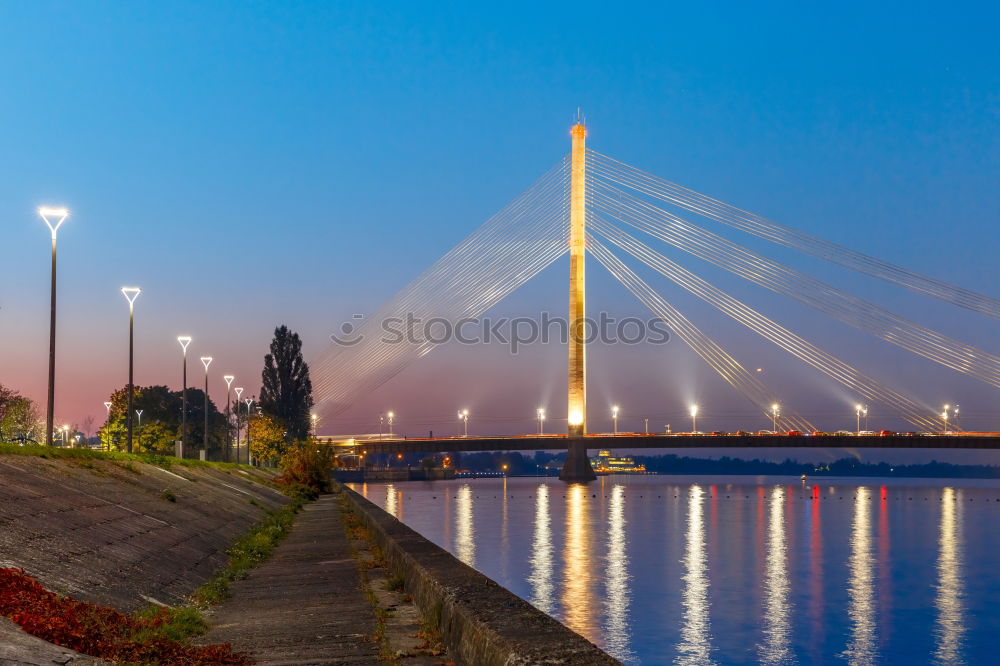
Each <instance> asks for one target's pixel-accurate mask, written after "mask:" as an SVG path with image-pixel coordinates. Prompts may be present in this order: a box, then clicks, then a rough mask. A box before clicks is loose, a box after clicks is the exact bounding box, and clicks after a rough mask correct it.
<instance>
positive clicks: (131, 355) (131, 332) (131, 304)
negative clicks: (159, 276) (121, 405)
mask: <svg viewBox="0 0 1000 666" xmlns="http://www.w3.org/2000/svg"><path fill="white" fill-rule="evenodd" d="M141 293H142V289H140V288H139V287H122V295H123V296H124V297H125V300H127V301H128V407H127V408H126V409H127V411H126V412H125V414H126V420H127V421H128V452H129V453H132V400H133V397H134V396H133V394H134V393H135V385H134V384H133V381H132V379H133V370H134V369H135V344H134V343H135V299H137V298H139V294H141Z"/></svg>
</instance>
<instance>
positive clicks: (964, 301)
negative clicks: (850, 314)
mask: <svg viewBox="0 0 1000 666" xmlns="http://www.w3.org/2000/svg"><path fill="white" fill-rule="evenodd" d="M587 170H588V175H590V176H597V177H600V178H605V179H606V180H608V181H610V182H613V183H616V184H619V185H623V186H625V187H628V188H630V189H633V190H636V191H639V192H642V193H643V194H646V195H649V196H651V197H655V198H657V199H660V200H661V201H665V202H667V203H670V204H672V205H675V206H678V207H681V208H684V209H686V210H689V211H691V212H693V213H697V214H699V215H702V216H705V217H708V218H710V219H713V220H715V221H717V222H721V223H722V224H725V225H728V226H730V227H732V228H734V229H739V230H740V231H743V232H746V233H749V234H753V235H754V236H757V237H759V238H763V239H765V240H768V241H770V242H772V243H776V244H778V245H782V246H785V247H788V248H791V249H794V250H797V251H799V252H802V253H805V254H809V255H812V256H814V257H818V258H820V259H823V260H825V261H829V262H831V263H834V264H837V265H838V266H842V267H844V268H847V269H850V270H854V271H857V272H859V273H863V274H865V275H869V276H871V277H874V278H878V279H880V280H884V281H886V282H890V283H893V284H897V285H899V286H901V287H904V288H906V289H909V290H910V291H913V292H915V293H918V294H922V295H925V296H931V297H932V298H936V299H939V300H942V301H945V302H946V303H951V304H952V305H956V306H958V307H962V308H965V309H968V310H972V311H973V312H978V313H980V314H983V315H986V316H989V317H994V318H1000V300H998V299H995V298H992V297H990V296H986V295H984V294H980V293H978V292H975V291H972V290H970V289H966V288H964V287H959V286H956V285H953V284H951V283H949V282H946V281H944V280H940V279H937V278H933V277H929V276H926V275H922V274H920V273H917V272H916V271H913V270H910V269H908V268H904V267H902V266H897V265H896V264H893V263H890V262H888V261H884V260H882V259H878V258H876V257H873V256H870V255H867V254H864V253H862V252H858V251H857V250H852V249H851V248H848V247H846V246H843V245H840V244H838V243H834V242H832V241H828V240H825V239H823V238H820V237H818V236H814V235H812V234H810V233H807V232H804V231H800V230H798V229H794V228H792V227H788V226H785V225H783V224H780V223H778V222H775V221H773V220H769V219H767V218H765V217H762V216H760V215H756V214H754V213H750V212H748V211H745V210H742V209H740V208H737V207H735V206H731V205H729V204H727V203H725V202H722V201H719V200H717V199H713V198H711V197H709V196H706V195H704V194H700V193H698V192H695V191H694V190H691V189H689V188H686V187H683V186H681V185H677V184H676V183H672V182H670V181H668V180H665V179H663V178H659V177H657V176H654V175H653V174H650V173H647V172H645V171H642V170H640V169H637V168H635V167H633V166H631V165H628V164H625V163H624V162H620V161H618V160H615V159H614V158H611V157H608V156H607V155H603V154H601V153H598V152H596V151H594V150H591V149H589V148H588V149H587Z"/></svg>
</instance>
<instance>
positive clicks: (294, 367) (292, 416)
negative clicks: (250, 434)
mask: <svg viewBox="0 0 1000 666" xmlns="http://www.w3.org/2000/svg"><path fill="white" fill-rule="evenodd" d="M261 380H262V381H263V383H264V385H263V386H262V387H261V389H260V408H261V411H263V412H264V413H265V414H269V415H271V416H273V417H274V418H276V419H278V420H279V421H281V422H282V423H283V424H284V425H285V432H286V434H285V440H286V441H293V440H302V439H305V438H306V437H308V436H309V429H310V428H309V422H310V419H309V414H310V410H311V409H312V406H313V398H312V382H311V381H310V380H309V365H308V364H307V363H306V362H305V361H304V360H303V359H302V341H301V340H300V339H299V334H298V333H293V332H292V331H290V330H288V327H287V326H279V327H278V328H276V329H274V339H273V340H272V341H271V353H269V354H267V355H266V356H265V357H264V371H263V372H262V373H261ZM251 441H252V440H251Z"/></svg>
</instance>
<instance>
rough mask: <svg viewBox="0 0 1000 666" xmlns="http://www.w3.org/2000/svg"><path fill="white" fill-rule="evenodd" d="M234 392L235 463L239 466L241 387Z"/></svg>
mask: <svg viewBox="0 0 1000 666" xmlns="http://www.w3.org/2000/svg"><path fill="white" fill-rule="evenodd" d="M234 390H235V391H236V462H237V464H239V462H240V431H241V428H240V402H242V401H241V400H240V396H241V395H243V387H242V386H237V387H236V388H235V389H234ZM248 416H249V415H248ZM247 427H248V428H249V427H250V426H249V424H248V425H247Z"/></svg>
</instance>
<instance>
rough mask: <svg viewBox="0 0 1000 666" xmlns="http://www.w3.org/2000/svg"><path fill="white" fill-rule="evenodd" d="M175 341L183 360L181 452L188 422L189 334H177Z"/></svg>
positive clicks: (185, 440)
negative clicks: (178, 345)
mask: <svg viewBox="0 0 1000 666" xmlns="http://www.w3.org/2000/svg"><path fill="white" fill-rule="evenodd" d="M177 342H178V343H180V346H181V355H182V356H183V361H182V363H181V366H182V369H181V382H182V384H183V388H181V453H182V454H183V452H184V447H185V446H187V422H188V345H189V344H191V336H190V335H178V336H177Z"/></svg>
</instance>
